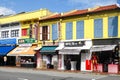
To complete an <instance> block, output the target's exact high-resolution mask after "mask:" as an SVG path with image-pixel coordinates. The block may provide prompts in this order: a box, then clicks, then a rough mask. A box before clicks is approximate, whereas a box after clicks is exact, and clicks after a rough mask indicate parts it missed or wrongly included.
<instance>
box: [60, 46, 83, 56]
mask: <svg viewBox="0 0 120 80" xmlns="http://www.w3.org/2000/svg"><path fill="white" fill-rule="evenodd" d="M80 51H81V48H80V47H64V48H63V49H62V50H60V51H59V54H77V55H78V54H79V53H80Z"/></svg>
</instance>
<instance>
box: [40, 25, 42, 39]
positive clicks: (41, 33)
mask: <svg viewBox="0 0 120 80" xmlns="http://www.w3.org/2000/svg"><path fill="white" fill-rule="evenodd" d="M40 40H42V27H40Z"/></svg>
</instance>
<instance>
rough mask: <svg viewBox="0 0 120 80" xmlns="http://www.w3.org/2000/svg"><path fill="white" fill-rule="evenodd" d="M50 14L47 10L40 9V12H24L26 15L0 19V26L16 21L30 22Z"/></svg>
mask: <svg viewBox="0 0 120 80" xmlns="http://www.w3.org/2000/svg"><path fill="white" fill-rule="evenodd" d="M50 13H51V12H49V11H48V10H47V9H41V10H37V11H33V12H26V13H21V14H16V15H11V16H6V17H2V18H0V24H4V23H10V22H16V21H25V20H31V19H35V18H40V17H42V16H46V15H48V14H50Z"/></svg>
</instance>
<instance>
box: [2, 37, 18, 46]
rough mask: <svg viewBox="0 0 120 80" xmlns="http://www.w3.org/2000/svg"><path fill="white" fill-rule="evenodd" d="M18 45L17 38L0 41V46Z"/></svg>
mask: <svg viewBox="0 0 120 80" xmlns="http://www.w3.org/2000/svg"><path fill="white" fill-rule="evenodd" d="M9 44H16V38H14V39H0V45H9Z"/></svg>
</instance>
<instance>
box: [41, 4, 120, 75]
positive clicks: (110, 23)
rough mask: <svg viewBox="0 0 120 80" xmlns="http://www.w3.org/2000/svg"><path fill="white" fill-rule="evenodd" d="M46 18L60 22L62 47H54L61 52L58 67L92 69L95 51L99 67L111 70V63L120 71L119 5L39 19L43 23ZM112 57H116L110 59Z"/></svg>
mask: <svg viewBox="0 0 120 80" xmlns="http://www.w3.org/2000/svg"><path fill="white" fill-rule="evenodd" d="M46 20H47V21H48V22H49V23H50V22H52V21H53V20H55V21H53V22H56V21H57V22H60V23H59V24H60V25H59V27H60V29H59V30H58V33H59V39H58V42H59V47H57V48H56V49H55V50H57V51H58V54H59V60H58V61H59V63H58V68H59V69H62V70H66V69H68V70H81V71H92V70H94V69H93V65H92V60H91V57H92V54H93V53H95V54H96V55H97V56H98V57H99V61H100V62H98V65H97V67H98V68H97V71H100V72H111V71H110V69H111V66H115V67H114V69H115V71H116V72H118V62H119V61H118V60H119V59H118V58H119V55H118V50H117V49H118V46H119V37H120V35H119V34H120V31H119V28H120V26H119V25H120V23H119V20H120V12H119V7H118V6H117V5H109V6H100V7H95V8H89V9H85V10H73V11H70V12H67V13H61V14H60V15H58V16H55V17H48V18H45V19H43V20H40V24H42V22H41V21H43V22H44V21H46ZM58 20H59V21H58ZM48 22H45V23H48ZM52 35H53V34H52ZM39 37H40V36H39ZM45 42H46V41H45ZM116 48H117V49H116ZM105 53H106V54H105ZM108 54H109V55H110V56H107V55H108ZM113 56H114V57H113ZM111 58H112V59H113V61H111V62H109V61H110V59H111ZM68 60H70V61H68ZM67 61H68V62H69V63H66V62H67ZM115 61H116V62H115ZM112 63H114V64H113V65H112ZM111 73H112V72H111ZM113 73H114V72H113Z"/></svg>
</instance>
